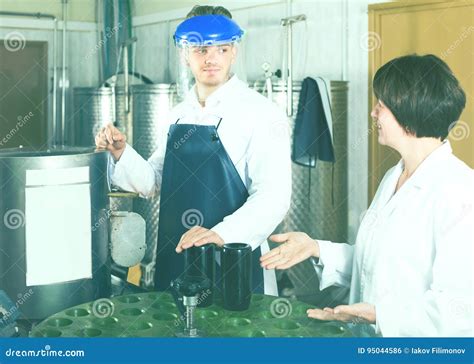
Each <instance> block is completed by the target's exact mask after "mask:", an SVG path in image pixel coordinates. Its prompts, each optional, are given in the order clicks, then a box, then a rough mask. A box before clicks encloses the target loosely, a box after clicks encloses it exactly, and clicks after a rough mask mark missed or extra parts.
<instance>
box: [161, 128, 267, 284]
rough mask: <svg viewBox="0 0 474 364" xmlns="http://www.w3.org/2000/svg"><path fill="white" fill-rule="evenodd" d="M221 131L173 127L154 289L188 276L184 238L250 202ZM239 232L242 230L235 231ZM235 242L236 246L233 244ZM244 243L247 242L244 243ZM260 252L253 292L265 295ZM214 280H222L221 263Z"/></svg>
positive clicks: (255, 261)
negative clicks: (195, 228)
mask: <svg viewBox="0 0 474 364" xmlns="http://www.w3.org/2000/svg"><path fill="white" fill-rule="evenodd" d="M221 121H222V119H220V120H219V123H218V124H217V126H214V125H211V126H208V125H196V124H178V122H179V120H178V121H177V122H176V123H175V124H173V125H171V126H170V129H169V132H168V142H167V144H166V154H165V161H164V165H163V176H162V184H161V197H160V213H159V226H158V243H157V249H156V250H157V252H156V254H157V257H156V268H155V269H156V270H155V288H156V289H158V290H160V291H163V290H166V289H168V288H169V286H170V283H171V281H172V280H174V279H176V278H178V277H180V276H181V275H182V274H183V271H184V254H182V253H181V254H178V253H176V251H175V249H176V246H177V245H178V243H179V240H180V239H181V236H182V235H183V234H184V233H185V232H186V231H188V230H189V229H190V228H191V227H193V226H196V225H199V226H202V227H205V228H207V229H210V228H212V227H214V226H215V225H217V224H218V223H220V222H221V221H222V220H223V219H224V217H226V216H228V215H231V214H233V213H234V212H235V211H236V210H237V209H239V208H240V207H241V206H242V205H243V204H244V203H245V202H246V201H247V198H248V197H249V195H248V192H247V189H246V187H245V185H244V183H243V182H242V179H241V178H240V176H239V174H238V172H237V170H236V168H235V166H234V164H233V163H232V160H231V159H230V157H229V155H228V154H227V151H226V150H225V148H224V146H223V145H222V142H221V140H220V138H219V135H218V133H217V129H218V128H219V125H220V123H221ZM236 228H239V227H236ZM229 243H233V242H229ZM242 243H245V242H242ZM260 256H261V251H260V248H257V249H255V250H254V251H253V253H252V285H253V292H256V293H263V290H264V284H263V270H262V268H261V267H260V261H259V258H260ZM216 281H217V282H219V281H220V274H219V264H217V274H216Z"/></svg>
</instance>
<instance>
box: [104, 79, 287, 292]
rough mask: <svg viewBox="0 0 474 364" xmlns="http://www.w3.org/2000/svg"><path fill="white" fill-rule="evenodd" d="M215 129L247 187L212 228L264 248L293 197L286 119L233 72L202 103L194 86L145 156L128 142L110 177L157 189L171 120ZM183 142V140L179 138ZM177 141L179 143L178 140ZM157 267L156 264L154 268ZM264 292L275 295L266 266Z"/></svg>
mask: <svg viewBox="0 0 474 364" xmlns="http://www.w3.org/2000/svg"><path fill="white" fill-rule="evenodd" d="M219 118H222V122H221V124H220V126H219V129H218V133H219V136H220V138H221V140H222V144H223V145H224V147H225V149H226V151H227V153H228V154H229V157H230V159H231V160H232V162H233V163H234V165H235V167H236V169H237V172H238V174H239V175H240V177H241V179H242V181H243V182H244V185H245V186H246V187H247V190H248V193H249V198H248V200H247V202H246V203H245V204H244V205H243V206H242V207H241V208H239V209H238V210H237V211H235V212H234V213H233V214H232V215H229V216H227V217H225V218H224V220H223V221H222V222H220V223H219V224H217V225H216V226H214V227H213V228H212V230H213V231H215V232H216V233H218V234H219V236H221V237H222V239H223V240H224V241H225V242H229V243H231V242H245V243H248V244H250V245H251V246H252V249H255V248H257V247H258V246H260V247H261V249H262V254H265V253H266V252H267V251H268V250H269V248H268V243H267V240H266V239H267V237H268V236H269V235H270V234H271V233H272V232H273V230H274V229H275V227H276V226H277V225H278V224H279V223H280V221H281V220H282V219H283V218H284V216H285V214H286V213H287V211H288V209H289V206H290V198H291V158H290V139H289V132H288V131H289V130H288V121H287V118H286V116H285V115H284V113H283V112H282V111H281V110H280V109H279V108H278V107H277V106H276V105H275V104H273V103H272V102H270V101H269V100H268V99H266V98H265V97H263V96H262V95H260V94H259V93H257V92H255V91H253V90H251V89H249V88H248V86H247V85H246V84H245V83H243V82H242V81H240V80H239V79H238V78H237V77H236V76H233V77H232V78H231V79H230V80H229V81H227V82H226V83H225V84H224V85H222V86H221V87H219V88H218V89H217V90H216V91H214V92H213V93H212V94H211V95H210V96H209V97H208V98H207V100H206V106H205V107H202V106H201V105H200V104H199V102H198V100H197V97H196V93H195V90H194V88H193V89H192V90H191V92H189V94H188V95H187V97H186V98H185V100H184V101H183V102H182V103H180V104H179V105H177V106H176V107H175V108H174V109H173V110H172V111H171V112H170V114H169V115H167V116H164V117H163V119H165V120H167V122H166V123H164V124H163V125H161V126H160V129H159V130H158V148H157V150H156V151H155V153H154V154H153V155H152V156H151V157H150V159H149V160H148V161H145V160H144V159H143V158H142V157H141V156H140V155H139V154H138V153H137V152H136V151H135V150H134V149H133V148H132V147H130V146H129V145H127V146H126V148H125V150H124V152H123V154H122V156H121V158H120V160H119V161H118V162H117V163H116V164H115V165H112V166H111V170H112V175H111V178H112V183H113V184H114V185H116V186H118V187H120V188H122V189H123V190H126V191H135V192H138V193H139V194H140V195H141V196H142V197H151V196H153V195H155V194H158V193H159V191H160V186H161V178H162V171H163V163H164V158H165V152H166V141H167V133H168V129H169V126H170V124H173V123H175V122H176V121H177V120H178V119H180V121H179V122H180V124H186V123H189V124H199V125H217V123H218V121H219ZM183 142H186V141H185V140H183ZM178 147H179V146H178ZM158 269H159V268H158ZM264 280H265V284H264V286H265V287H264V289H265V293H266V294H271V295H278V291H277V286H276V278H275V272H274V271H266V270H265V271H264Z"/></svg>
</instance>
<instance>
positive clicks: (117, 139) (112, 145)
mask: <svg viewBox="0 0 474 364" xmlns="http://www.w3.org/2000/svg"><path fill="white" fill-rule="evenodd" d="M95 145H96V147H97V149H98V150H108V151H110V153H111V154H112V156H113V157H114V158H115V160H117V161H118V160H119V159H120V157H121V156H122V153H123V151H124V150H125V147H126V145H127V144H126V137H125V135H124V134H122V133H121V132H120V130H118V129H117V128H116V127H115V126H113V125H112V124H108V125H107V126H106V127H104V128H102V129H101V130H100V131H99V132H98V133H97V135H96V136H95Z"/></svg>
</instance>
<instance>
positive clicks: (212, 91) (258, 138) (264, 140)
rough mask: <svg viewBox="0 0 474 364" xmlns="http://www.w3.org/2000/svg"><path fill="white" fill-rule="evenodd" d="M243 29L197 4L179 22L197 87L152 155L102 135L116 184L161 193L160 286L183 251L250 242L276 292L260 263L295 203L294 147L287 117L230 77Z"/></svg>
mask: <svg viewBox="0 0 474 364" xmlns="http://www.w3.org/2000/svg"><path fill="white" fill-rule="evenodd" d="M242 35H243V31H242V30H241V29H240V27H239V26H238V25H237V23H235V22H234V21H233V20H232V19H231V15H230V13H229V12H228V11H227V10H226V9H224V8H222V7H212V6H206V7H202V6H197V7H195V8H194V9H193V10H192V11H191V13H190V14H188V17H187V19H186V20H185V21H184V22H183V23H181V24H180V25H179V26H178V28H177V31H176V33H175V36H174V38H175V43H176V45H177V48H178V52H179V56H180V57H181V60H182V61H183V62H182V64H185V65H187V66H189V69H190V70H191V72H192V74H193V76H194V79H195V85H194V86H193V88H192V89H191V90H190V91H189V93H188V94H187V95H186V98H185V100H184V101H183V102H182V103H180V104H179V105H177V106H176V107H175V108H174V109H173V110H172V112H171V114H170V115H169V119H168V121H169V123H168V124H167V125H164V127H163V128H162V130H161V131H160V132H159V136H158V137H159V146H158V150H157V151H156V152H155V153H154V154H153V155H152V156H151V157H150V159H149V160H148V161H145V160H144V159H143V158H142V157H140V156H139V155H138V154H137V152H136V151H135V150H133V148H132V147H130V146H129V145H127V144H126V142H125V137H124V135H123V134H122V133H120V131H118V130H117V129H116V128H114V127H113V126H112V125H108V126H107V127H106V128H104V129H103V130H102V131H101V132H100V133H99V134H98V135H97V136H96V145H97V147H98V148H102V149H107V150H109V151H110V152H111V154H112V156H113V157H114V159H115V161H116V162H115V164H114V166H113V167H112V182H113V184H115V185H117V186H119V187H120V188H122V189H124V190H129V191H136V192H138V193H140V195H142V196H144V197H150V196H153V195H154V194H155V193H157V192H158V191H160V193H161V195H160V196H161V197H160V198H161V199H160V217H159V228H158V245H157V260H156V274H155V286H156V288H157V289H158V290H164V289H167V288H168V287H169V284H170V281H171V280H173V279H175V278H176V277H178V276H179V275H180V274H182V272H183V257H182V255H181V254H179V253H182V252H183V250H185V249H188V248H190V247H192V246H201V245H204V244H210V243H214V244H216V245H218V246H222V245H223V244H225V243H237V242H243V243H248V244H250V245H251V246H252V249H253V251H254V253H253V255H254V264H253V269H254V271H253V277H254V281H253V290H254V292H265V293H266V294H272V295H277V294H278V291H277V287H276V279H275V273H274V271H265V272H263V270H262V269H261V268H260V266H259V264H258V259H259V257H260V255H261V254H262V253H263V254H265V253H266V252H267V251H268V250H269V249H268V244H267V241H266V238H267V237H268V236H269V235H270V234H271V233H272V231H273V230H274V229H275V227H276V226H277V225H278V223H279V222H280V221H281V220H282V219H283V217H284V216H285V214H286V212H287V210H288V208H289V205H290V195H291V162H290V146H289V144H290V143H289V136H288V132H287V122H286V117H285V116H284V115H283V113H282V112H281V111H280V110H279V109H278V108H277V106H276V105H275V104H273V103H271V102H270V101H269V100H268V99H266V98H264V97H263V96H261V95H260V94H258V93H257V92H255V91H253V90H250V89H249V88H248V86H247V85H246V84H245V83H243V82H242V81H240V80H239V79H238V78H237V76H235V75H232V73H231V66H232V64H233V63H234V62H235V60H236V57H237V43H238V42H239V41H240V40H241V38H242ZM264 276H265V277H264Z"/></svg>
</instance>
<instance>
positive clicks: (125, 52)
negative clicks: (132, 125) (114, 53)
mask: <svg viewBox="0 0 474 364" xmlns="http://www.w3.org/2000/svg"><path fill="white" fill-rule="evenodd" d="M122 55H123V83H124V85H123V87H124V99H125V113H127V114H128V113H129V112H130V104H129V102H128V46H127V45H124V46H123V53H122Z"/></svg>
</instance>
